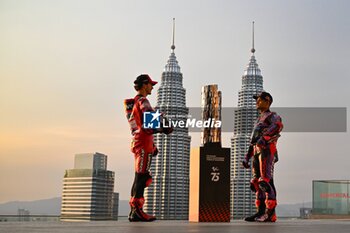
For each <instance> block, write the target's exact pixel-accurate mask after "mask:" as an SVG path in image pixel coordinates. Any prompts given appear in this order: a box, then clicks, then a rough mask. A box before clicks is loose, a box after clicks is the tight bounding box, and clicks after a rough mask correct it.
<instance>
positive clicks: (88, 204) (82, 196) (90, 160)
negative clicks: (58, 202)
mask: <svg viewBox="0 0 350 233" xmlns="http://www.w3.org/2000/svg"><path fill="white" fill-rule="evenodd" d="M113 190H114V172H112V171H108V170H107V156H106V155H104V154H100V153H94V154H93V153H87V154H77V155H76V156H75V162H74V169H69V170H66V172H65V175H64V179H63V192H62V207H61V220H62V221H91V220H112V219H115V216H114V215H113V210H114V211H118V210H117V209H118V195H116V194H114V193H113ZM115 199H117V200H115Z"/></svg>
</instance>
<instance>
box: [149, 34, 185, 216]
mask: <svg viewBox="0 0 350 233" xmlns="http://www.w3.org/2000/svg"><path fill="white" fill-rule="evenodd" d="M174 28H175V27H174ZM174 28H173V44H172V46H171V50H172V51H171V54H170V57H169V60H168V62H167V64H166V65H165V68H164V72H163V73H162V78H161V84H160V87H159V90H158V94H157V108H159V109H160V111H161V112H165V113H166V115H167V116H168V117H169V118H171V119H172V120H183V121H186V120H187V114H188V108H187V107H186V91H185V89H184V88H183V85H182V79H183V77H182V73H181V71H180V66H179V65H178V62H177V60H176V57H175V52H174V51H175V45H174ZM190 143H191V137H190V136H189V135H188V128H175V129H174V131H173V133H171V134H169V135H165V134H157V135H155V144H156V146H157V147H158V150H159V154H158V155H157V156H156V157H154V158H153V161H152V165H151V172H152V176H153V183H152V184H151V186H150V187H148V188H147V189H146V190H145V199H146V203H145V206H144V209H145V212H146V213H149V214H153V215H155V216H156V217H157V218H158V219H179V220H181V219H182V220H186V219H188V204H189V160H190Z"/></svg>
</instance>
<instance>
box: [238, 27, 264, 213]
mask: <svg viewBox="0 0 350 233" xmlns="http://www.w3.org/2000/svg"><path fill="white" fill-rule="evenodd" d="M251 52H252V55H251V58H250V61H249V64H248V66H247V69H246V70H245V71H244V74H243V76H242V87H241V90H240V91H239V93H238V108H237V110H236V111H235V115H234V134H233V137H232V138H231V188H232V190H231V216H232V217H233V219H240V218H243V217H245V216H250V215H252V214H253V213H255V212H256V208H255V204H254V201H255V194H254V193H253V192H252V191H251V189H250V180H251V178H252V173H251V170H250V169H244V168H242V165H241V164H242V161H243V159H244V156H245V154H246V153H247V150H248V147H249V143H250V135H251V132H252V129H253V125H254V122H255V120H256V118H257V117H258V111H257V110H256V105H255V103H256V102H255V100H254V99H253V97H252V96H253V95H255V94H257V93H260V92H262V91H263V77H262V75H261V70H260V69H259V67H258V64H257V63H256V60H255V48H254V23H253V46H252V49H251Z"/></svg>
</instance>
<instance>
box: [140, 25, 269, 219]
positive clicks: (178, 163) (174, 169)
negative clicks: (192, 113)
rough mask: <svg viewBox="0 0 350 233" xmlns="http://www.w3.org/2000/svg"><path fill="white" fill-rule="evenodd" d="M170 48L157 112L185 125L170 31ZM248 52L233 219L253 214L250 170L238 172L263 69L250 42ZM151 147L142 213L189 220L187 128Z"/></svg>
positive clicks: (234, 154)
mask: <svg viewBox="0 0 350 233" xmlns="http://www.w3.org/2000/svg"><path fill="white" fill-rule="evenodd" d="M174 28H175V27H174ZM174 28H173V30H174ZM253 38H254V36H253ZM171 50H172V51H171V54H170V56H169V59H168V61H167V64H166V65H165V68H164V71H163V73H162V78H161V83H160V87H159V89H158V93H157V108H158V109H159V110H160V111H161V112H165V113H166V115H168V116H169V117H171V119H172V120H183V121H186V119H187V115H188V112H189V109H188V108H187V107H186V90H185V89H184V87H183V82H182V80H183V76H182V73H181V71H180V66H179V64H178V62H177V60H176V56H175V52H174V51H175V45H174V31H173V44H172V46H171ZM251 51H252V56H251V59H250V62H249V64H248V67H247V69H246V70H245V72H244V75H243V76H242V87H241V90H240V91H239V100H238V111H236V112H235V116H234V129H235V130H234V134H233V137H232V139H231V218H232V217H233V218H234V219H237V218H242V217H244V216H246V215H250V214H251V213H252V212H253V211H254V210H253V206H254V205H253V202H254V197H253V195H252V192H251V191H250V185H249V181H250V179H251V172H250V171H249V170H244V169H242V168H241V161H242V159H243V158H244V154H245V153H246V150H247V148H248V143H249V137H250V133H251V130H252V127H253V122H254V120H255V119H256V117H257V114H258V113H257V111H256V109H255V102H254V101H253V98H252V95H253V94H256V93H258V92H261V91H262V90H263V80H262V76H261V71H260V69H259V68H258V65H257V63H256V60H255V56H254V53H255V49H254V39H253V48H252V50H251ZM155 143H156V146H157V147H158V150H159V154H158V155H157V156H156V157H155V158H153V162H152V163H153V164H152V166H151V172H152V176H153V183H152V185H151V186H150V187H148V188H147V189H146V190H145V199H146V203H145V206H144V209H145V212H147V213H149V214H152V215H156V216H157V218H158V219H167V220H187V219H188V211H189V179H190V177H189V161H190V144H191V137H190V136H189V133H188V128H175V130H174V132H173V133H172V134H170V135H164V134H157V135H156V136H155ZM218 195H219V194H218Z"/></svg>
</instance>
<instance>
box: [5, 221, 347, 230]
mask: <svg viewBox="0 0 350 233" xmlns="http://www.w3.org/2000/svg"><path fill="white" fill-rule="evenodd" d="M0 232H1V233H2V232H4V233H5V232H6V233H12V232H15V233H28V232H33V233H34V232H35V233H43V232H50V233H64V232H67V233H80V232H81V233H90V232H91V233H103V232H105V233H112V232H113V233H116V232H122V233H155V232H166V233H173V232H174V233H183V232H201V233H202V232H203V233H206V232H208V233H209V232H218V233H226V232H230V233H235V232H237V233H246V232H254V233H255V232H256V233H275V232H276V233H292V232H293V233H300V232H311V233H312V232H314V233H321V232H327V233H335V232H336V233H341V232H347V233H348V232H350V220H301V219H295V220H278V221H277V222H276V223H255V222H253V223H248V222H244V221H242V220H236V221H232V222H230V223H189V222H187V221H155V222H149V223H141V222H136V223H135V222H134V223H130V222H128V221H127V220H120V221H104V222H0Z"/></svg>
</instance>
